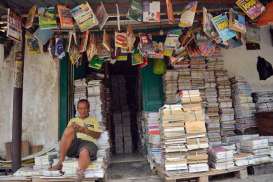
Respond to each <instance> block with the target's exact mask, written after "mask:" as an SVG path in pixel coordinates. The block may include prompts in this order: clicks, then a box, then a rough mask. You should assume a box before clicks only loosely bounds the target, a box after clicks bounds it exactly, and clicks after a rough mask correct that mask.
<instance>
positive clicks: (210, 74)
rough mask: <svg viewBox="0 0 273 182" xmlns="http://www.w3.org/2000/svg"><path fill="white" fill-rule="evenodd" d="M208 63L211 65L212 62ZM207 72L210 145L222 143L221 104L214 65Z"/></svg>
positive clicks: (206, 107)
mask: <svg viewBox="0 0 273 182" xmlns="http://www.w3.org/2000/svg"><path fill="white" fill-rule="evenodd" d="M208 64H210V65H211V62H209V63H208ZM208 68H210V69H208V70H207V71H206V72H205V98H206V99H205V101H206V105H205V109H206V111H205V112H206V127H207V136H208V139H209V144H210V146H217V145H221V135H220V121H219V120H220V118H219V106H218V100H217V97H218V96H217V90H216V80H215V74H214V70H213V67H212V68H211V67H209V66H208Z"/></svg>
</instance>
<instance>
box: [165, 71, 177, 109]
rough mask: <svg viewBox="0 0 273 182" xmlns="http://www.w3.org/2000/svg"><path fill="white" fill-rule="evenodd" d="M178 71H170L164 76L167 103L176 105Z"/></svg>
mask: <svg viewBox="0 0 273 182" xmlns="http://www.w3.org/2000/svg"><path fill="white" fill-rule="evenodd" d="M178 74H179V73H178V71H176V70H168V71H167V72H166V73H165V74H164V76H163V90H164V92H165V103H166V104H174V103H176V102H177V90H178V85H177V81H178Z"/></svg>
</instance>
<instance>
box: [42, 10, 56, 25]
mask: <svg viewBox="0 0 273 182" xmlns="http://www.w3.org/2000/svg"><path fill="white" fill-rule="evenodd" d="M38 15H39V27H40V29H54V28H57V21H56V11H55V7H48V8H44V7H41V8H39V9H38Z"/></svg>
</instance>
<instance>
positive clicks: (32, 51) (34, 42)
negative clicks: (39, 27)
mask: <svg viewBox="0 0 273 182" xmlns="http://www.w3.org/2000/svg"><path fill="white" fill-rule="evenodd" d="M26 46H27V50H28V53H29V55H38V54H41V50H40V46H39V42H38V39H37V38H36V37H34V36H32V35H31V34H30V33H29V32H27V33H26Z"/></svg>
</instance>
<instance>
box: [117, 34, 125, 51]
mask: <svg viewBox="0 0 273 182" xmlns="http://www.w3.org/2000/svg"><path fill="white" fill-rule="evenodd" d="M115 47H116V48H117V47H120V48H123V49H127V48H128V42H127V34H126V33H125V32H115Z"/></svg>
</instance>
